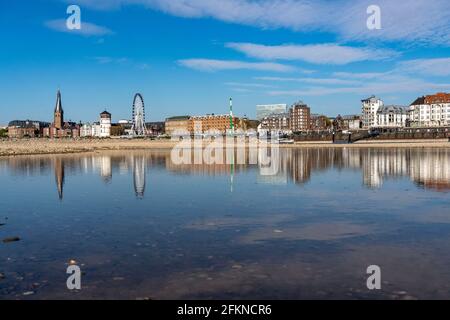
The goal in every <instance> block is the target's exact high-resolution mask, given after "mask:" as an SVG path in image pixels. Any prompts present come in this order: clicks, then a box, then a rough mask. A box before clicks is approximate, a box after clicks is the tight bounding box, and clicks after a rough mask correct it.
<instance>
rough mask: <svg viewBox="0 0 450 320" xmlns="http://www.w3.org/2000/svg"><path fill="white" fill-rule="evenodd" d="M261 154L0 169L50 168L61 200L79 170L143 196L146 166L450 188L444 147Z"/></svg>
mask: <svg viewBox="0 0 450 320" xmlns="http://www.w3.org/2000/svg"><path fill="white" fill-rule="evenodd" d="M224 152H225V151H224ZM261 152H262V151H261V150H258V149H255V150H250V149H248V150H246V152H245V154H238V153H237V152H236V150H235V153H234V154H231V155H230V154H228V155H226V154H224V155H223V159H224V160H225V162H226V163H224V164H214V161H207V162H208V163H212V164H205V163H203V164H174V163H173V161H172V159H171V156H170V152H168V151H151V152H146V151H133V152H130V153H128V154H123V153H121V152H112V153H104V154H89V155H58V156H51V157H49V156H33V157H8V158H3V159H0V168H1V169H2V171H5V170H6V172H8V173H9V174H11V175H17V176H47V175H49V174H51V172H53V174H54V176H55V183H56V189H57V192H58V197H59V199H63V197H64V187H65V183H66V182H67V181H66V180H67V178H68V177H70V176H73V175H80V174H83V175H88V174H90V175H94V176H95V175H97V176H99V177H100V178H101V180H102V181H103V182H104V183H112V179H113V175H114V174H117V175H123V176H129V177H130V178H131V176H132V179H133V181H132V182H131V184H132V185H133V188H134V193H135V194H136V196H137V197H138V198H143V197H144V195H145V192H146V187H147V186H146V184H147V181H146V172H147V170H148V169H149V168H152V169H155V168H159V169H162V170H165V171H168V172H170V173H172V174H182V175H207V176H219V175H222V176H229V183H230V190H231V192H232V191H233V185H234V184H235V181H236V179H238V177H239V175H241V174H244V173H245V174H250V175H254V176H255V179H256V182H257V183H261V184H273V185H280V184H284V185H285V184H297V185H303V184H306V183H308V182H309V181H310V180H311V179H312V178H313V176H314V175H315V174H318V173H320V172H322V171H325V170H328V169H335V170H347V171H348V170H351V171H353V172H360V174H361V181H362V183H363V185H365V186H366V187H367V188H371V189H377V188H381V187H382V186H383V184H384V183H385V182H386V181H387V180H389V179H400V178H409V179H410V180H411V181H413V182H414V183H415V184H416V185H418V186H419V187H421V188H425V189H428V190H432V191H439V192H449V191H450V150H448V149H418V148H417V149H406V148H405V149H394V148H392V149H390V148H385V149H359V148H336V149H335V148H316V149H313V148H305V149H294V148H287V149H280V150H279V153H274V152H272V154H270V153H269V154H268V155H269V156H272V157H271V158H270V160H273V159H274V156H276V159H277V160H276V165H275V166H273V168H275V169H276V170H275V171H273V172H271V171H270V170H272V169H273V168H269V169H270V170H269V169H267V168H268V166H266V165H263V163H264V162H265V161H267V158H265V157H267V156H268V155H265V154H261ZM227 157H228V158H227ZM227 159H228V160H227ZM207 160H208V159H207ZM209 160H211V159H209ZM252 162H253V164H251V163H252ZM244 163H246V164H244ZM249 163H250V164H249ZM264 170H265V171H264ZM267 170H269V171H267ZM349 172H350V171H349ZM267 173H269V174H267ZM69 180H70V178H69Z"/></svg>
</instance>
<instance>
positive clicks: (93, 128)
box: [80, 111, 112, 138]
mask: <svg viewBox="0 0 450 320" xmlns="http://www.w3.org/2000/svg"><path fill="white" fill-rule="evenodd" d="M111 128H112V124H111V113H109V112H108V111H103V112H102V113H101V114H100V122H96V123H93V124H89V123H85V124H84V125H83V126H82V127H81V129H80V135H81V137H96V138H109V137H111Z"/></svg>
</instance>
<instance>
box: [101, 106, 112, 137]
mask: <svg viewBox="0 0 450 320" xmlns="http://www.w3.org/2000/svg"><path fill="white" fill-rule="evenodd" d="M110 136H111V113H109V112H108V111H106V110H105V111H103V112H102V113H100V133H99V137H100V138H109V137H110Z"/></svg>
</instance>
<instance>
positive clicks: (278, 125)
mask: <svg viewBox="0 0 450 320" xmlns="http://www.w3.org/2000/svg"><path fill="white" fill-rule="evenodd" d="M258 131H259V133H262V134H264V133H267V132H272V131H276V132H278V133H281V134H289V133H291V121H290V116H289V113H286V112H285V113H278V114H272V115H269V116H267V117H264V118H263V119H262V120H261V124H260V126H259V128H258Z"/></svg>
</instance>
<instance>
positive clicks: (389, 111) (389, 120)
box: [377, 105, 409, 128]
mask: <svg viewBox="0 0 450 320" xmlns="http://www.w3.org/2000/svg"><path fill="white" fill-rule="evenodd" d="M408 119H409V109H408V107H404V106H394V105H391V106H382V107H381V108H379V109H378V111H377V127H379V128H404V127H406V126H407V124H408Z"/></svg>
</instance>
